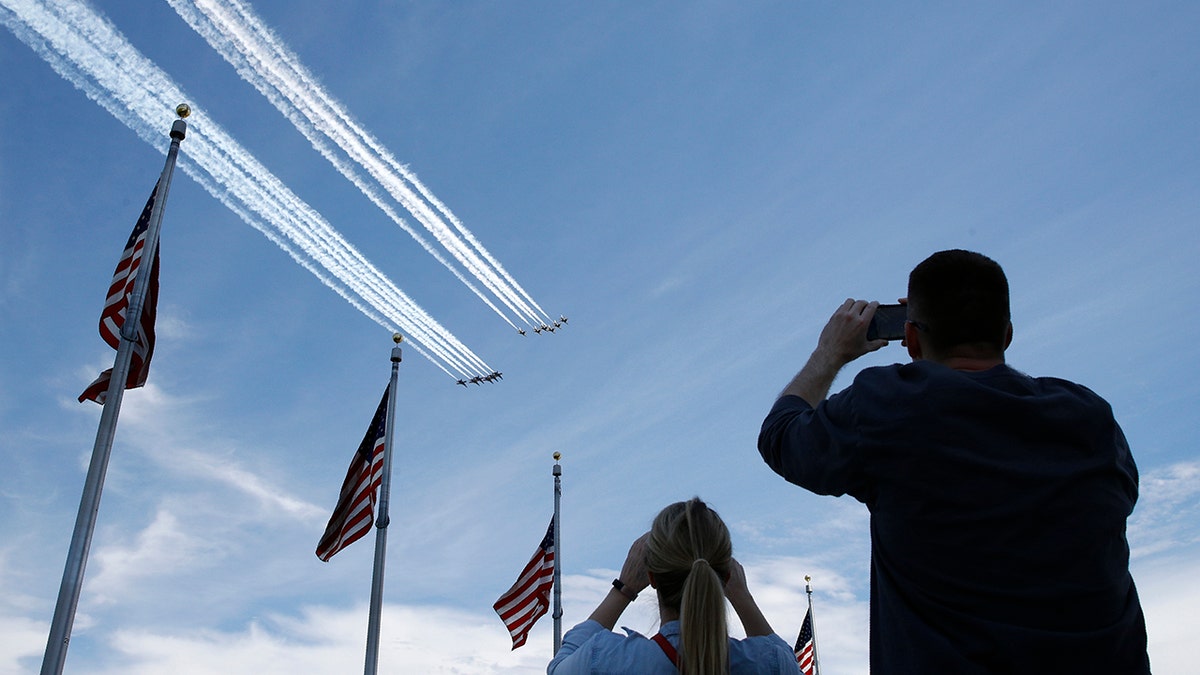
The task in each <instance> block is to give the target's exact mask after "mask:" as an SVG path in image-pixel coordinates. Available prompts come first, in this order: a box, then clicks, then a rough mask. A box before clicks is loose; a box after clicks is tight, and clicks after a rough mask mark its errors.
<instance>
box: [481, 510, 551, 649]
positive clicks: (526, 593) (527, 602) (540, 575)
mask: <svg viewBox="0 0 1200 675" xmlns="http://www.w3.org/2000/svg"><path fill="white" fill-rule="evenodd" d="M554 554H555V551H554V519H553V518H551V519H550V527H549V529H547V530H546V536H545V537H543V538H542V543H540V544H538V548H537V551H536V552H535V553H534V554H533V557H532V558H530V559H529V563H528V564H527V565H525V569H523V570H521V576H519V577H517V583H515V584H513V585H512V588H510V589H508V590H507V591H505V592H504V595H501V596H500V599H499V600H497V601H496V604H494V605H492V608H493V609H495V610H496V613H497V614H499V615H500V620H501V621H503V622H504V625H505V626H507V627H508V632H509V634H510V635H512V641H513V646H512V648H513V649H516V648H517V647H520V646H521V645H523V644H525V639H526V638H527V637H529V629H530V628H533V624H534V623H535V622H536V621H537V620H538V619H539V618H541V616H542V615H543V614H545V613H546V610H548V609H549V608H550V591H551V590H552V589H553V588H554V557H555V556H554Z"/></svg>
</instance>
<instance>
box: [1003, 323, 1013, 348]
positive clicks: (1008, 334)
mask: <svg viewBox="0 0 1200 675" xmlns="http://www.w3.org/2000/svg"><path fill="white" fill-rule="evenodd" d="M1012 335H1013V333H1012V322H1011V321H1009V322H1008V329H1007V330H1006V331H1005V332H1004V348H1005V349H1008V346H1009V345H1011V344H1012Z"/></svg>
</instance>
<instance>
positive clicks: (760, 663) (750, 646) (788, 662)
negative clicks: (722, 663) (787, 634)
mask: <svg viewBox="0 0 1200 675" xmlns="http://www.w3.org/2000/svg"><path fill="white" fill-rule="evenodd" d="M729 672H730V674H731V675H795V674H796V673H799V672H800V666H799V665H798V664H797V663H796V654H795V652H793V651H792V648H791V646H789V645H788V643H786V642H784V640H783V638H781V637H779V636H778V635H775V634H773V633H772V634H771V635H756V636H754V637H748V638H743V639H741V640H734V639H731V640H730V641H729Z"/></svg>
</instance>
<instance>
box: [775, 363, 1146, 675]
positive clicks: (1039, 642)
mask: <svg viewBox="0 0 1200 675" xmlns="http://www.w3.org/2000/svg"><path fill="white" fill-rule="evenodd" d="M759 451H760V452H761V453H762V456H763V459H764V460H766V462H767V464H769V465H770V466H771V468H772V469H774V470H775V471H776V472H777V473H779V474H780V475H781V476H783V477H784V478H786V479H787V480H788V481H790V482H792V483H795V484H797V485H799V486H801V487H804V488H806V489H808V490H811V491H812V492H815V493H817V494H822V495H842V494H849V495H851V496H853V497H854V498H856V499H858V500H859V501H861V502H863V503H864V504H866V505H867V507H868V509H869V510H870V512H871V549H872V550H871V559H872V564H871V671H872V672H873V673H876V674H877V675H878V674H880V673H918V672H919V673H956V674H958V673H997V672H1022V673H1039V672H1046V673H1050V672H1054V673H1145V672H1149V660H1148V657H1147V654H1146V628H1145V619H1144V617H1143V614H1142V610H1141V605H1140V603H1139V601H1138V597H1137V591H1136V589H1135V588H1134V584H1133V579H1132V577H1131V576H1130V574H1129V545H1128V542H1127V541H1126V538H1125V521H1126V518H1127V517H1128V516H1129V514H1130V512H1131V511H1132V510H1133V506H1134V503H1135V502H1136V501H1137V489H1138V488H1137V486H1138V476H1137V467H1136V466H1135V465H1134V461H1133V457H1132V456H1131V455H1130V453H1129V447H1128V444H1127V442H1126V440H1125V436H1124V434H1123V433H1122V432H1121V429H1120V427H1119V426H1118V425H1117V423H1116V421H1115V419H1114V418H1113V414H1112V410H1111V407H1110V406H1109V405H1108V403H1107V402H1105V401H1104V400H1103V399H1102V398H1100V397H1099V396H1097V395H1096V394H1095V393H1093V392H1092V391H1090V390H1089V389H1087V388H1086V387H1082V386H1080V385H1077V384H1073V383H1071V382H1067V381H1065V380H1059V379H1053V378H1036V379H1035V378H1031V377H1028V376H1026V375H1024V374H1022V373H1019V372H1017V371H1016V370H1013V369H1012V368H1009V367H1008V366H1005V365H1000V366H996V367H994V368H991V369H989V370H986V371H981V372H967V371H958V370H953V369H951V368H948V367H946V366H944V365H940V364H937V363H933V362H930V361H917V362H914V363H911V364H906V365H896V366H888V367H881V368H868V369H866V370H864V371H862V372H861V373H860V374H859V375H858V377H857V378H855V380H854V383H853V384H852V385H851V386H850V387H849V388H847V389H846V390H845V391H843V392H841V393H839V394H836V395H834V396H832V397H830V398H829V399H827V400H825V401H822V402H821V403H820V404H819V405H818V406H817V407H816V408H815V409H814V408H813V407H812V406H810V405H809V404H808V403H806V402H805V401H804V400H803V399H801V398H799V397H796V396H784V397H782V398H780V399H779V401H777V402H776V404H775V406H774V408H773V409H772V410H771V413H770V414H769V415H768V416H767V418H766V420H765V421H764V422H763V427H762V432H761V434H760V436H759Z"/></svg>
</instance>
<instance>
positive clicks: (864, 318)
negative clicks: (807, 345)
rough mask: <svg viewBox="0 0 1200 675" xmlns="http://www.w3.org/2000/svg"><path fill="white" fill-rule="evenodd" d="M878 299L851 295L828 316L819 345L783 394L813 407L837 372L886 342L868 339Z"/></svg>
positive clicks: (826, 394) (831, 382) (829, 385)
mask: <svg viewBox="0 0 1200 675" xmlns="http://www.w3.org/2000/svg"><path fill="white" fill-rule="evenodd" d="M877 307H879V303H878V302H875V301H871V302H867V301H865V300H854V299H848V300H846V301H845V302H843V303H842V306H841V307H839V308H838V309H837V311H836V312H834V313H833V316H831V317H829V322H828V323H826V324H825V327H824V328H823V329H821V336H820V337H819V338H817V348H816V349H814V350H813V353H812V355H811V356H809V357H808V362H807V363H805V364H804V367H803V368H801V369H800V372H799V373H796V376H795V377H793V378H792V381H791V382H790V383H788V386H787V387H785V388H784V390H783V392H781V393H780V396H799V397H800V398H802V399H804V400H805V401H806V402H807V403H808V404H809V405H811V406H812V407H814V408H815V407H817V404H818V403H820V402H821V401H824V400H825V397H826V396H828V395H829V388H830V387H832V386H833V380H834V378H836V377H837V374H838V372H840V371H841V369H842V368H843V367H844V366H845V365H846V364H847V363H850V362H851V361H853V360H854V359H857V358H858V357H860V356H862V355H863V354H866V353H869V352H873V351H875V350H876V349H879V348H880V347H883V346H885V345H887V340H867V327H868V326H870V325H871V318H872V317H874V316H875V309H876V308H877Z"/></svg>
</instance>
